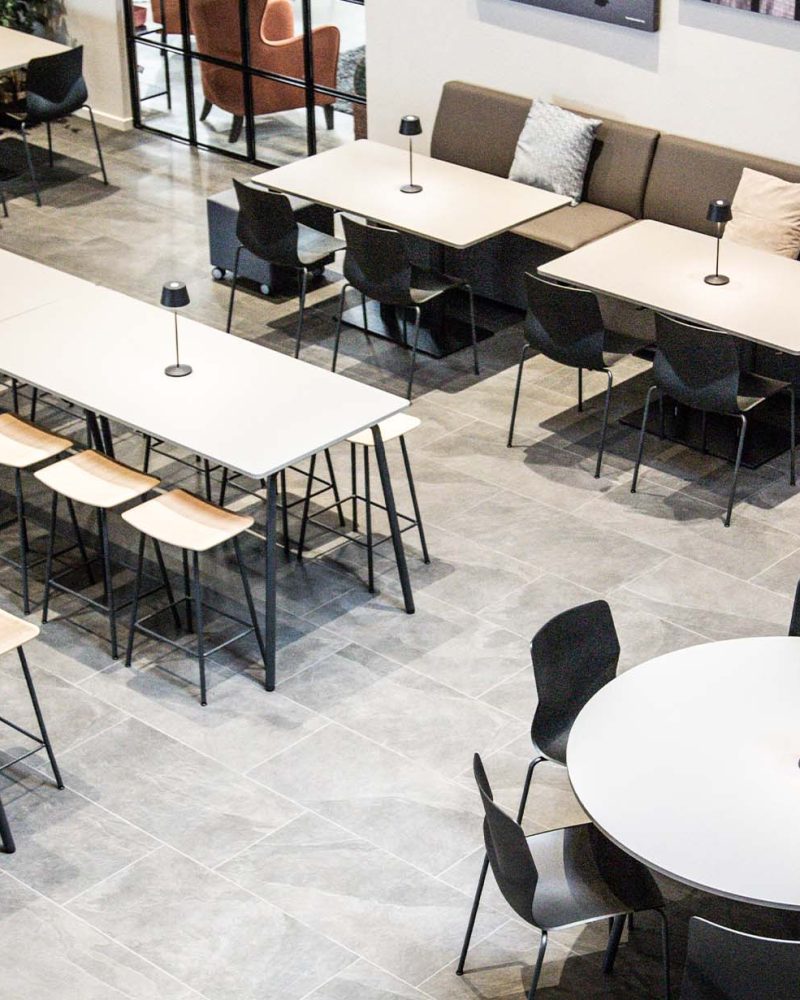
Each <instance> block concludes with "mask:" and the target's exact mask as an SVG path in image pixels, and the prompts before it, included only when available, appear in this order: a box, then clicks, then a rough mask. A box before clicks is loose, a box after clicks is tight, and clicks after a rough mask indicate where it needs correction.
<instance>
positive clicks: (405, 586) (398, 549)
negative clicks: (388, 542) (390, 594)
mask: <svg viewBox="0 0 800 1000" xmlns="http://www.w3.org/2000/svg"><path fill="white" fill-rule="evenodd" d="M372 442H373V445H374V447H375V461H376V462H377V465H378V475H379V476H380V480H381V489H382V490H383V502H384V504H385V509H386V517H387V518H388V520H389V531H390V532H391V536H392V548H393V549H394V558H395V563H396V564H397V575H398V577H399V579H400V589H401V590H402V591H403V604H404V606H405V609H406V614H408V615H413V614H414V610H415V608H414V594H413V592H412V589H411V577H410V576H409V574H408V563H407V562H406V553H405V549H404V548H403V535H402V532H401V531H400V521H399V520H398V517H397V507H396V505H395V502H394V490H393V489H392V477H391V475H390V473H389V465H388V463H387V461H386V448H385V447H384V444H383V435H382V434H381V427H380V424H374V425H373V427H372Z"/></svg>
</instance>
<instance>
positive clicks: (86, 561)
mask: <svg viewBox="0 0 800 1000" xmlns="http://www.w3.org/2000/svg"><path fill="white" fill-rule="evenodd" d="M66 500H67V510H68V511H69V519H70V521H71V523H72V530H73V531H74V532H75V541H76V542H77V545H78V551H79V552H80V554H81V559H82V560H83V565H84V568H85V570H86V576H87V577H88V578H89V583H91V584H93V583H94V570H93V569H92V560H91V559H90V558H89V553H88V551H87V549H86V543H85V542H84V540H83V532H82V531H81V526H80V525H79V524H78V515H77V514H76V513H75V504H74V503H73V502H72V500H70V498H69V497H67V498H66Z"/></svg>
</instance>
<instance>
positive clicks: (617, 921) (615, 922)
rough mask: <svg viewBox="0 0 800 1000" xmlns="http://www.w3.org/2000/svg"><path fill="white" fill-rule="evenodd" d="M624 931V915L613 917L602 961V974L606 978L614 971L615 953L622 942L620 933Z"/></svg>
mask: <svg viewBox="0 0 800 1000" xmlns="http://www.w3.org/2000/svg"><path fill="white" fill-rule="evenodd" d="M624 929H625V914H624V913H622V914H620V915H619V916H616V917H614V918H613V919H612V921H611V933H610V934H609V936H608V944H607V945H606V954H605V957H604V959H603V972H604V973H605V975H607V976H610V975H611V973H612V972H613V971H614V961H615V960H616V957H617V951H618V950H619V943H620V941H621V940H622V932H623V930H624Z"/></svg>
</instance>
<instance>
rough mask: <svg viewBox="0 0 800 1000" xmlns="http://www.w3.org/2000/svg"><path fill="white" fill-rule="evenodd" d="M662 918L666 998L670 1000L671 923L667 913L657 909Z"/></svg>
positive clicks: (665, 999)
mask: <svg viewBox="0 0 800 1000" xmlns="http://www.w3.org/2000/svg"><path fill="white" fill-rule="evenodd" d="M656 913H657V914H658V916H659V919H660V920H661V948H662V950H663V953H664V1000H670V993H671V990H672V985H671V983H670V968H669V924H668V922H667V915H666V913H665V912H664V911H663V910H656Z"/></svg>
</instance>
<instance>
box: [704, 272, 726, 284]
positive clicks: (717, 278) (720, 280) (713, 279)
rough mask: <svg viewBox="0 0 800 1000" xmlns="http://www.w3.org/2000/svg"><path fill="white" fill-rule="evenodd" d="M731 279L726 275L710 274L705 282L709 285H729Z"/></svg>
mask: <svg viewBox="0 0 800 1000" xmlns="http://www.w3.org/2000/svg"><path fill="white" fill-rule="evenodd" d="M730 280H731V279H730V278H728V277H727V276H726V275H724V274H708V275H706V277H705V278H703V281H705V283H706V284H707V285H727V284H728V282H729V281H730Z"/></svg>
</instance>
